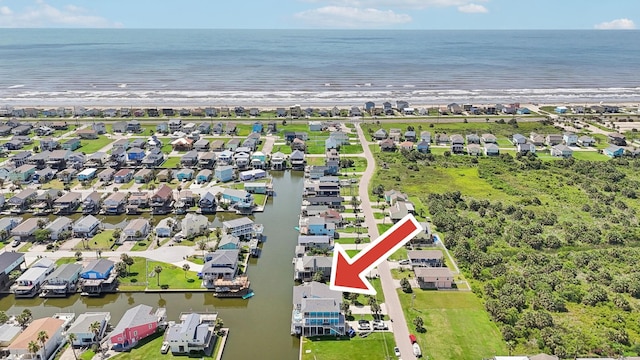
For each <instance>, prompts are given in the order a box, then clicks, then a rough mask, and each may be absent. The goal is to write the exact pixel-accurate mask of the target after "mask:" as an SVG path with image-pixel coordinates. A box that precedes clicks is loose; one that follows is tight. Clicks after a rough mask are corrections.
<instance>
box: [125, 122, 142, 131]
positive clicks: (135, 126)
mask: <svg viewBox="0 0 640 360" xmlns="http://www.w3.org/2000/svg"><path fill="white" fill-rule="evenodd" d="M141 131H142V126H141V125H140V121H138V120H131V121H128V122H127V132H130V133H139V132H141Z"/></svg>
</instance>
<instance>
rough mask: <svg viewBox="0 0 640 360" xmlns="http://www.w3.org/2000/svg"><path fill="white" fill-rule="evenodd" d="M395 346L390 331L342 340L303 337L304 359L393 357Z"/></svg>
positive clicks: (335, 359)
mask: <svg viewBox="0 0 640 360" xmlns="http://www.w3.org/2000/svg"><path fill="white" fill-rule="evenodd" d="M394 346H395V341H394V340H393V334H391V333H388V332H387V333H385V332H379V333H372V334H371V335H369V336H367V337H366V338H361V337H360V336H356V337H354V338H352V339H348V338H346V339H342V340H336V338H335V337H327V338H315V337H314V338H302V360H343V359H345V358H348V359H350V360H371V359H392V358H395V356H394V354H393V347H394ZM347 354H348V356H347Z"/></svg>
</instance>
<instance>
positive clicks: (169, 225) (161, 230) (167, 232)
mask: <svg viewBox="0 0 640 360" xmlns="http://www.w3.org/2000/svg"><path fill="white" fill-rule="evenodd" d="M174 227H175V222H174V220H173V219H171V218H164V219H162V220H160V222H159V223H158V225H156V228H155V233H156V236H157V237H160V238H169V237H172V236H173V234H174Z"/></svg>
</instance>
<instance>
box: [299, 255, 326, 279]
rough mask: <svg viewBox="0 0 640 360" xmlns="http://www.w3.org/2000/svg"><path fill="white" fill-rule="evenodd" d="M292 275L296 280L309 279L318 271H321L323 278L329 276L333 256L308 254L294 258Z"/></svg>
mask: <svg viewBox="0 0 640 360" xmlns="http://www.w3.org/2000/svg"><path fill="white" fill-rule="evenodd" d="M293 261H294V275H293V279H294V280H296V281H311V280H312V279H313V277H314V275H315V274H316V273H318V272H320V273H322V278H323V279H329V277H330V276H331V266H332V264H333V258H332V257H330V256H316V255H313V256H309V255H303V256H302V257H298V258H294V260H293Z"/></svg>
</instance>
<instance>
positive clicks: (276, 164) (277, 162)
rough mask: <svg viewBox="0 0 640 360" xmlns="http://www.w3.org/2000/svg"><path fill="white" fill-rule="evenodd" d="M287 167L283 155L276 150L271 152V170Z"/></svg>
mask: <svg viewBox="0 0 640 360" xmlns="http://www.w3.org/2000/svg"><path fill="white" fill-rule="evenodd" d="M286 167H287V163H286V158H285V155H284V154H283V153H282V152H280V151H277V152H275V153H273V154H271V169H272V170H284V169H286Z"/></svg>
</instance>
